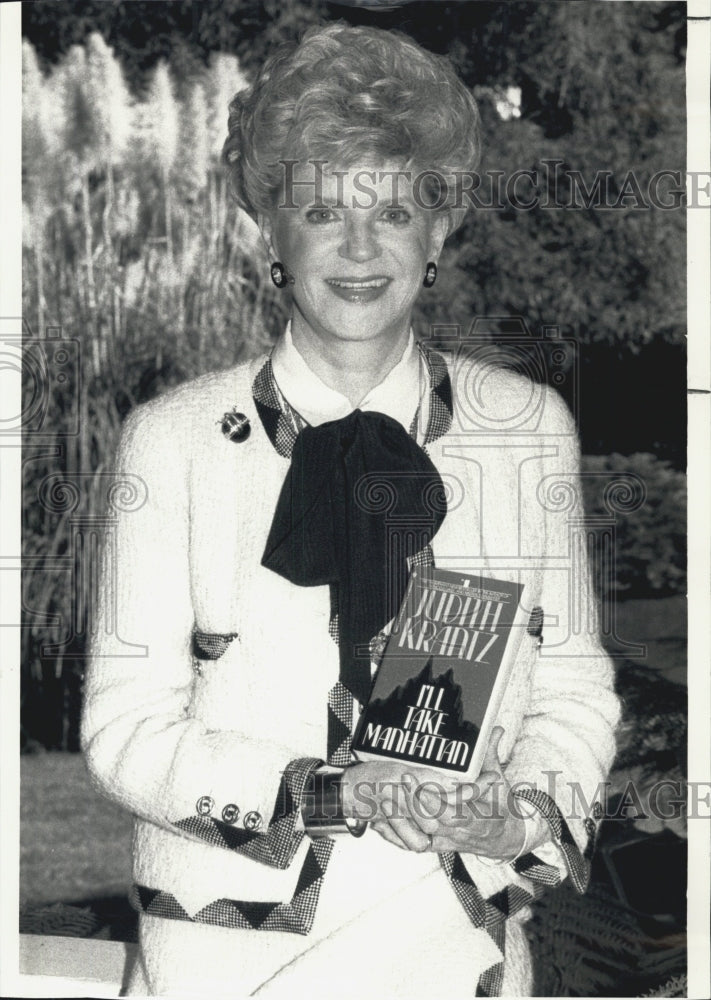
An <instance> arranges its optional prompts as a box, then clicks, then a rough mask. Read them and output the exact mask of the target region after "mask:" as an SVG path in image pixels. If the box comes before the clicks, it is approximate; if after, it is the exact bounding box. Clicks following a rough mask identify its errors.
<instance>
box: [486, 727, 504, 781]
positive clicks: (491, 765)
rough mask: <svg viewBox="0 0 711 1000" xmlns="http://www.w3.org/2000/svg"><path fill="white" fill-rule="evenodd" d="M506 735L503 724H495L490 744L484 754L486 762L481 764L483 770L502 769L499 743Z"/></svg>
mask: <svg viewBox="0 0 711 1000" xmlns="http://www.w3.org/2000/svg"><path fill="white" fill-rule="evenodd" d="M503 735H504V728H503V726H494V728H493V729H492V730H491V736H490V737H489V745H488V746H487V748H486V753H485V754H484V762H483V764H482V765H481V769H482V771H501V761H500V760H499V743H501V737H502V736H503Z"/></svg>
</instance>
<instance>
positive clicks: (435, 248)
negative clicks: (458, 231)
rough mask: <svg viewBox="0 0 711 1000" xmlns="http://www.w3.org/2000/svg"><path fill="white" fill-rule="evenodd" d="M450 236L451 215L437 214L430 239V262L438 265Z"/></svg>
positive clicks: (445, 213)
mask: <svg viewBox="0 0 711 1000" xmlns="http://www.w3.org/2000/svg"><path fill="white" fill-rule="evenodd" d="M448 235H449V215H448V213H447V212H437V213H436V214H435V217H434V219H433V221H432V228H431V230H430V238H429V254H428V257H429V260H432V261H434V262H435V264H436V263H437V261H438V260H439V255H440V254H441V253H442V247H443V246H444V241H445V240H446V239H447V236H448Z"/></svg>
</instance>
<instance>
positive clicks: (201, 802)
mask: <svg viewBox="0 0 711 1000" xmlns="http://www.w3.org/2000/svg"><path fill="white" fill-rule="evenodd" d="M214 805H215V800H214V799H212V798H210V796H209V795H201V796H200V798H199V799H198V800H197V802H196V803H195V810H196V812H197V814H198V816H209V815H210V813H211V812H212V810H213V807H214Z"/></svg>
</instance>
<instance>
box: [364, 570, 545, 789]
mask: <svg viewBox="0 0 711 1000" xmlns="http://www.w3.org/2000/svg"><path fill="white" fill-rule="evenodd" d="M523 590H524V587H523V585H522V584H518V583H513V582H511V581H508V580H497V579H494V578H493V577H488V576H487V577H484V576H480V575H477V574H468V573H461V572H455V571H452V570H443V569H438V568H435V567H426V568H416V569H413V571H412V573H411V576H410V581H409V584H408V588H407V592H406V594H405V597H404V600H403V603H402V606H401V608H400V611H399V613H398V615H397V618H396V620H395V622H394V624H393V628H392V632H391V633H390V636H389V637H388V641H387V645H386V647H385V651H384V653H383V657H382V660H381V662H380V665H379V667H378V671H377V673H376V676H375V681H374V684H373V689H372V691H371V695H370V698H369V700H368V704H367V705H366V706H365V708H364V709H363V712H362V713H361V716H360V719H359V722H358V726H357V728H356V732H355V735H354V738H353V751H354V753H355V755H356V757H357V758H358V759H360V760H381V759H388V760H392V759H395V760H403V761H406V762H409V763H412V764H414V765H420V766H425V767H428V768H431V769H434V770H437V771H440V772H442V773H445V774H449V775H452V776H456V777H458V778H467V779H470V780H473V779H475V778H476V777H477V776H478V774H479V772H480V770H481V763H482V760H483V757H484V753H485V751H486V746H487V744H488V741H489V736H490V734H491V729H492V728H493V725H494V723H495V719H496V715H497V714H498V711H499V708H500V705H501V702H502V701H503V699H504V697H505V693H506V686H507V683H508V680H509V676H510V674H511V669H512V667H513V664H514V662H515V658H516V652H517V650H518V647H519V643H520V640H521V636H522V634H524V633H525V629H526V625H527V624H528V612H526V611H525V610H524V609H523V607H522V604H521V599H522V595H523Z"/></svg>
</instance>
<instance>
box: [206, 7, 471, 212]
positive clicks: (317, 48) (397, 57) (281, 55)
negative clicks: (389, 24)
mask: <svg viewBox="0 0 711 1000" xmlns="http://www.w3.org/2000/svg"><path fill="white" fill-rule="evenodd" d="M228 133H229V134H228V137H227V140H226V142H225V144H224V148H223V162H224V163H225V165H226V167H227V169H228V173H229V180H230V187H231V189H232V192H233V194H234V196H235V197H236V199H237V201H238V203H239V204H240V205H241V206H242V207H243V208H244V209H245V210H246V211H247V212H248V213H249V214H250V215H252V216H253V217H254V218H256V216H257V214H258V213H260V212H262V213H265V214H269V213H270V212H272V211H273V210H274V209H275V207H276V205H277V201H278V195H279V192H280V189H281V185H282V182H283V177H284V168H283V161H285V160H296V161H308V160H321V161H327V163H328V164H329V165H330V166H331V167H332V168H338V169H343V168H349V167H353V166H356V165H358V164H360V163H364V162H367V163H370V164H376V163H397V164H398V165H399V168H400V169H403V170H411V171H413V172H421V173H424V172H432V173H433V174H434V175H438V176H439V177H442V176H443V177H445V178H447V177H449V176H451V175H459V174H463V173H467V172H470V171H473V170H475V169H476V166H477V164H478V162H479V155H480V128H479V112H478V109H477V105H476V101H475V100H474V97H473V95H472V94H471V93H470V91H469V90H468V89H467V88H466V87H465V86H464V84H463V83H462V81H461V80H460V79H459V78H458V76H457V75H456V73H455V72H454V69H453V68H452V65H451V63H450V62H449V60H448V59H446V58H445V57H443V56H436V55H433V54H432V53H430V52H426V51H425V50H424V49H422V48H421V47H420V46H419V45H417V44H416V43H415V42H414V41H413V40H412V39H411V38H408V37H407V36H406V35H404V34H401V33H400V32H397V31H384V30H381V29H379V28H353V27H349V26H347V25H345V24H343V23H341V22H335V23H331V24H329V25H327V26H326V27H321V28H312V29H310V30H309V31H308V32H306V34H305V35H304V38H303V40H302V41H301V43H300V44H298V45H297V44H290V45H287V46H284V47H283V48H280V49H279V50H278V51H277V52H275V53H274V54H273V55H272V56H270V58H269V59H268V60H267V61H266V62H265V64H264V66H263V68H262V70H261V72H260V73H259V75H258V77H257V79H256V80H255V82H254V83H253V85H252V86H251V87H249V88H247V89H246V90H242V91H240V92H239V93H238V94H236V96H235V97H234V98H233V100H232V101H231V103H230V107H229V123H228ZM327 169H328V167H327ZM435 182H437V186H438V187H439V188H440V190H441V185H440V184H439V182H438V181H437V176H435V177H432V178H430V179H429V181H428V183H429V184H430V185H433V184H434V183H435ZM425 187H427V184H425ZM460 202H461V199H459V202H457V200H456V199H455V201H454V202H452V200H451V198H447V200H446V202H445V201H444V199H443V204H441V205H440V204H438V206H437V207H438V208H441V209H443V210H446V211H447V212H448V213H449V216H450V218H449V230H450V232H451V231H453V230H454V229H456V227H457V226H458V225H460V223H461V221H462V219H463V217H464V214H465V212H466V208H467V206H466V204H461V203H460Z"/></svg>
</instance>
